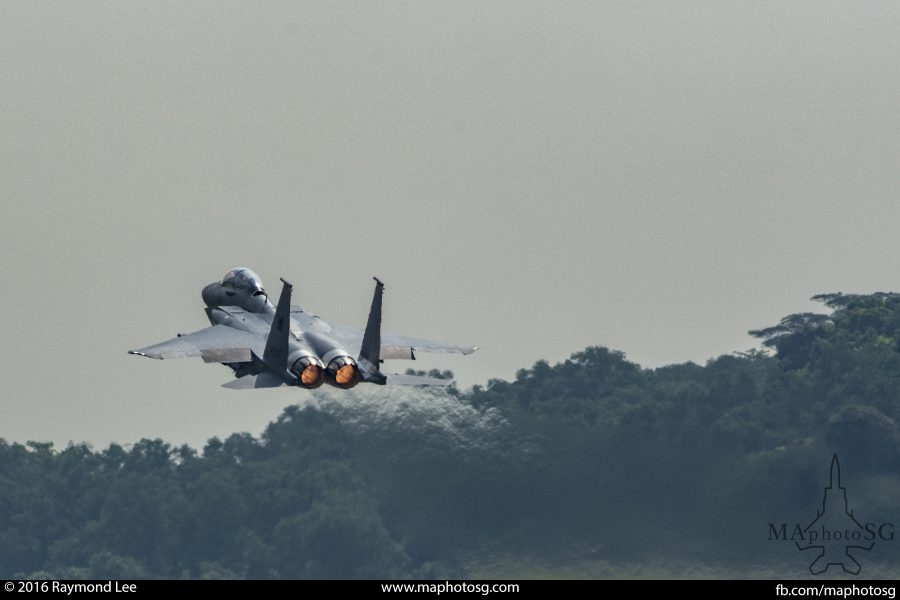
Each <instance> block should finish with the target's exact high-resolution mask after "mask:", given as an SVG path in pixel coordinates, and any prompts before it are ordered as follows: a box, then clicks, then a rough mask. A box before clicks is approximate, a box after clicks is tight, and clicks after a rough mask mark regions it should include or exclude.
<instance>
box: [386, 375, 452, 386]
mask: <svg viewBox="0 0 900 600" xmlns="http://www.w3.org/2000/svg"><path fill="white" fill-rule="evenodd" d="M452 383H453V380H452V379H439V378H437V377H424V376H422V375H401V374H399V373H387V381H386V382H385V384H386V385H430V386H441V387H446V386H448V385H450V384H452Z"/></svg>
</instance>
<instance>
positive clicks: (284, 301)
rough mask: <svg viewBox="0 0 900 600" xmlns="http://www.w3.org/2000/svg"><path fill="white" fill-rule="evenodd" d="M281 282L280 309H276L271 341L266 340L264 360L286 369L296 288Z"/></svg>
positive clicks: (270, 333) (270, 334)
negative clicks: (292, 298) (292, 304)
mask: <svg viewBox="0 0 900 600" xmlns="http://www.w3.org/2000/svg"><path fill="white" fill-rule="evenodd" d="M281 282H282V283H283V284H284V286H283V287H282V288H281V297H279V298H278V307H277V308H276V309H275V317H274V318H273V319H272V328H271V329H270V330H269V339H267V340H266V349H265V351H264V352H263V360H264V361H265V362H267V363H268V364H269V365H271V366H273V367H278V368H281V369H286V368H287V359H288V336H289V335H290V333H291V292H292V291H293V289H294V286H292V285H291V284H290V283H288V282H287V281H285V280H284V278H282V279H281Z"/></svg>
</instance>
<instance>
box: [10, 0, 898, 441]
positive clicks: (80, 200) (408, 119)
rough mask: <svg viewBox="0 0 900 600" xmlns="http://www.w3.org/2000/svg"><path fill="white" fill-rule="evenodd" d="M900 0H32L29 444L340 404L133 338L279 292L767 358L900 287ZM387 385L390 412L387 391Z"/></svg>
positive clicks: (542, 342) (15, 28)
mask: <svg viewBox="0 0 900 600" xmlns="http://www.w3.org/2000/svg"><path fill="white" fill-rule="evenodd" d="M898 190H900V3H897V2H881V3H879V2H866V3H858V2H846V3H829V2H818V1H817V2H781V1H779V2H769V3H766V2H758V1H753V2H719V1H716V2H679V3H674V2H667V3H663V2H649V3H641V2H634V1H628V2H588V3H576V2H541V3H535V2H518V1H517V2H492V3H489V2H484V1H480V0H479V1H477V2H468V3H467V2H458V1H454V2H443V3H435V2H410V3H399V2H352V3H351V2H345V3H340V4H338V3H334V2H315V3H313V2H303V3H300V2H294V3H286V4H282V3H274V2H269V3H258V2H244V3H226V2H206V3H183V2H177V3H176V2H170V3H162V2H145V3H127V2H119V1H116V2H109V3H99V2H78V3H71V2H68V3H67V2H54V3H36V2H24V1H23V2H18V1H16V2H13V1H9V0H2V1H0V202H2V218H0V248H2V261H0V281H2V282H3V285H2V294H0V315H2V316H0V319H2V321H0V323H2V325H0V332H2V346H0V353H2V354H0V376H2V377H0V437H3V438H6V439H7V440H15V441H21V442H24V441H26V440H29V439H36V440H53V441H55V442H57V443H58V444H65V443H66V442H68V441H69V440H74V441H88V442H91V443H93V444H95V445H97V446H102V445H105V444H107V443H108V442H109V441H111V440H116V441H119V442H133V441H136V440H137V439H138V438H140V437H141V436H147V437H162V438H164V439H166V440H169V441H172V442H176V443H177V442H190V443H192V444H202V443H203V441H204V440H205V439H206V438H208V437H210V436H212V435H220V436H222V435H228V434H229V433H231V432H234V431H250V432H253V433H258V432H259V431H260V430H261V429H262V428H263V427H264V425H265V424H266V423H267V422H268V421H269V420H271V419H272V418H274V417H276V416H277V415H278V414H279V412H280V410H281V409H282V408H283V407H284V406H285V405H287V404H289V403H293V402H299V403H303V402H304V401H305V399H307V398H308V397H309V396H308V394H309V392H306V391H300V390H297V389H288V388H280V389H277V390H264V391H245V392H237V391H231V390H224V389H222V388H221V387H219V386H220V384H222V383H224V382H225V381H228V380H229V379H230V377H231V374H230V371H228V370H227V369H225V368H224V367H221V366H218V365H204V364H203V363H202V361H200V360H199V359H196V360H193V359H190V360H189V359H185V360H181V361H174V360H173V361H163V362H158V361H152V360H148V359H143V358H139V357H135V356H129V355H127V354H126V353H125V352H126V350H128V349H130V348H135V347H140V346H144V345H148V344H150V343H154V342H158V341H162V340H164V339H167V338H169V337H172V336H173V335H174V334H175V333H177V332H188V331H193V330H196V329H200V328H202V327H204V326H206V325H207V324H208V322H207V321H206V318H205V315H204V314H203V312H202V308H203V304H202V302H201V299H200V289H201V287H202V286H203V285H204V284H206V283H208V282H210V281H213V280H216V279H219V278H221V276H222V275H223V274H224V273H225V272H226V271H227V270H228V269H230V268H231V267H234V266H238V265H240V266H248V267H250V268H252V269H254V270H256V271H257V272H258V273H259V274H260V275H262V276H263V278H264V281H266V283H267V285H268V287H269V288H270V290H272V289H274V290H277V289H278V277H279V276H284V277H286V278H288V279H290V280H292V281H293V282H294V284H295V302H297V303H299V304H301V305H303V306H304V307H306V308H308V309H310V310H313V311H315V312H317V313H318V314H320V315H321V316H323V317H325V318H328V319H331V320H334V321H337V322H341V323H348V324H354V323H358V324H362V323H364V322H365V318H366V314H367V310H368V305H369V302H370V299H371V292H372V279H371V277H372V275H378V276H379V277H380V278H382V279H383V280H384V281H385V282H386V284H387V291H386V296H385V322H384V326H385V329H386V330H391V331H397V332H401V333H406V334H410V335H420V336H427V337H435V338H438V339H447V340H451V341H456V342H461V343H471V344H477V345H480V346H481V350H480V351H479V352H478V353H476V354H475V355H472V356H470V357H438V358H437V359H429V360H427V361H419V363H418V364H416V363H412V364H407V363H403V362H394V363H393V364H392V365H389V367H393V368H394V369H405V368H406V367H407V366H417V367H425V368H430V367H436V366H437V367H441V368H450V369H452V370H453V371H454V372H455V373H456V375H457V379H458V381H459V382H460V383H462V384H463V385H472V384H476V383H484V382H485V381H486V380H487V379H489V378H491V377H499V378H511V377H513V376H514V374H515V371H516V370H517V369H519V368H521V367H528V366H530V365H531V364H532V363H533V362H534V361H535V360H538V359H547V360H549V361H550V362H556V361H558V360H561V359H564V358H566V357H567V356H568V355H569V354H571V353H572V352H575V351H578V350H580V349H582V348H584V347H585V346H588V345H605V346H609V347H611V348H615V349H620V350H623V351H624V352H626V353H627V355H628V357H629V358H630V359H632V360H634V361H636V362H639V363H640V364H642V365H644V366H648V367H654V366H660V365H664V364H668V363H675V362H684V361H689V360H691V361H696V362H700V363H702V362H704V361H705V360H707V359H709V358H711V357H714V356H717V355H719V354H722V353H728V352H732V351H734V350H744V349H747V348H750V347H753V346H754V343H755V340H753V339H752V338H750V337H748V336H747V335H746V331H747V330H748V329H751V328H756V327H760V326H766V325H770V324H773V323H775V322H776V321H777V320H778V319H779V318H780V317H782V316H784V315H786V314H788V313H791V312H797V311H804V310H810V309H812V308H814V307H816V306H817V305H815V304H813V303H810V302H809V301H808V298H809V297H810V296H811V295H813V294H815V293H818V292H830V291H839V290H840V291H853V292H869V291H874V290H897V289H898V288H900V264H898V262H900V261H898V257H900V235H898V233H900V228H898V223H900V197H898V196H900V194H898ZM368 387H369V388H372V389H367V390H366V391H364V392H363V393H366V394H378V393H381V390H380V389H379V388H375V387H374V386H368Z"/></svg>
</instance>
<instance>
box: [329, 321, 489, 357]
mask: <svg viewBox="0 0 900 600" xmlns="http://www.w3.org/2000/svg"><path fill="white" fill-rule="evenodd" d="M328 335H330V336H331V337H333V338H334V339H335V340H336V341H338V342H341V343H342V344H344V345H345V346H346V347H347V350H355V349H357V348H359V347H360V346H361V345H362V339H363V332H362V330H360V329H356V328H354V327H347V326H345V325H332V326H331V331H329V332H328ZM476 350H478V346H461V345H459V344H451V343H449V342H441V341H437V340H426V339H424V338H414V337H408V336H405V335H398V334H396V333H382V334H381V358H383V359H384V358H406V359H415V357H416V353H417V352H441V353H449V354H472V353H473V352H475V351H476Z"/></svg>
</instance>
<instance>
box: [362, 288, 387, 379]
mask: <svg viewBox="0 0 900 600" xmlns="http://www.w3.org/2000/svg"><path fill="white" fill-rule="evenodd" d="M372 279H374V280H375V294H374V295H373V296H372V307H371V308H370V309H369V320H368V321H367V322H366V331H365V333H364V334H363V341H362V346H360V349H359V358H358V359H357V361H356V362H357V363H358V364H359V368H360V371H361V372H362V376H363V380H364V381H368V382H369V383H377V384H379V385H384V384H385V382H386V378H385V376H384V375H383V374H382V373H381V370H380V369H381V299H382V296H383V295H384V284H383V283H382V282H381V280H380V279H378V278H377V277H373V278H372Z"/></svg>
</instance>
